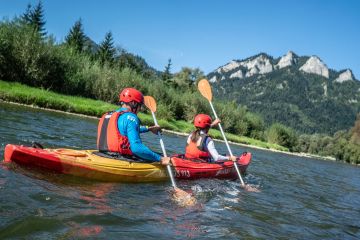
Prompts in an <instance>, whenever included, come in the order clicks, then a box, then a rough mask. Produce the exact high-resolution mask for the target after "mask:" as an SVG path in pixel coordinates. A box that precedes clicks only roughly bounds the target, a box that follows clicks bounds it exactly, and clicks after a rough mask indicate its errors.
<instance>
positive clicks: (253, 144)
mask: <svg viewBox="0 0 360 240" xmlns="http://www.w3.org/2000/svg"><path fill="white" fill-rule="evenodd" d="M0 100H2V101H4V102H10V103H13V104H21V105H26V106H30V107H34V108H41V109H45V110H49V111H57V112H63V113H67V114H75V115H79V116H84V117H91V118H98V117H100V116H101V115H102V114H103V113H105V112H108V111H111V110H114V109H116V108H118V106H117V105H114V104H109V103H106V102H103V101H98V100H93V99H87V98H83V97H76V96H67V95H62V94H58V93H55V92H51V91H48V90H45V89H38V88H33V87H29V86H26V85H23V84H19V83H15V82H5V81H1V80H0ZM139 117H140V119H141V121H142V123H143V124H145V125H152V124H153V120H152V117H151V115H150V114H146V113H140V114H139ZM159 124H160V125H161V126H162V127H163V129H164V131H166V132H169V133H173V134H177V135H184V136H186V135H187V134H188V133H189V132H191V131H192V130H193V126H192V124H191V123H188V122H185V121H166V120H163V119H159ZM210 134H211V136H212V137H213V138H214V139H217V140H219V141H222V140H221V139H222V136H221V133H220V131H218V130H216V129H211V130H210ZM226 137H227V139H228V140H229V142H231V143H232V144H237V145H241V146H244V147H250V148H257V149H262V150H269V151H273V152H282V153H286V154H290V155H296V156H301V157H312V158H313V157H315V158H321V159H326V160H329V159H330V160H335V159H334V158H331V157H322V156H316V155H311V154H306V153H293V152H289V150H288V149H287V148H285V147H282V146H279V145H276V144H270V143H267V142H262V141H259V140H256V139H252V138H247V137H243V136H237V135H234V134H226Z"/></svg>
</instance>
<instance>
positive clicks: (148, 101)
mask: <svg viewBox="0 0 360 240" xmlns="http://www.w3.org/2000/svg"><path fill="white" fill-rule="evenodd" d="M144 104H145V106H146V107H147V108H148V109H150V111H152V112H156V101H155V99H154V98H153V97H151V96H145V97H144Z"/></svg>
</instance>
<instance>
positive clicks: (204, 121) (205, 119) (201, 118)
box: [194, 114, 212, 128]
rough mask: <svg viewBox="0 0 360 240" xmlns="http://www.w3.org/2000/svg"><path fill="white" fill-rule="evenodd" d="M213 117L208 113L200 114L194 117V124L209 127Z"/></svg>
mask: <svg viewBox="0 0 360 240" xmlns="http://www.w3.org/2000/svg"><path fill="white" fill-rule="evenodd" d="M211 122H212V120H211V117H210V116H209V115H206V114H198V115H196V116H195V119H194V126H195V127H199V128H207V127H210V125H211Z"/></svg>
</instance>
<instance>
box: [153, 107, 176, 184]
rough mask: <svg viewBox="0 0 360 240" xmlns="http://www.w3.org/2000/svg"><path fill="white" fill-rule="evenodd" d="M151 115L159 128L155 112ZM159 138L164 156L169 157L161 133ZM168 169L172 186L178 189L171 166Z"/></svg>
mask: <svg viewBox="0 0 360 240" xmlns="http://www.w3.org/2000/svg"><path fill="white" fill-rule="evenodd" d="M151 114H152V116H153V119H154V123H155V125H156V126H158V122H157V120H156V116H155V113H154V112H151ZM158 136H159V138H160V146H161V150H162V152H163V154H164V157H167V154H166V150H165V145H164V141H163V139H162V137H161V133H160V132H158ZM166 168H167V171H168V173H169V176H170V179H171V184H172V186H173V187H174V188H177V187H176V183H175V180H174V176H173V174H172V171H171V167H170V165H167V166H166Z"/></svg>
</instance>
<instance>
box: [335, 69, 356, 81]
mask: <svg viewBox="0 0 360 240" xmlns="http://www.w3.org/2000/svg"><path fill="white" fill-rule="evenodd" d="M354 79H355V77H354V75H353V73H352V72H351V70H350V69H346V71H344V72H342V73H340V74H339V76H338V77H337V78H336V79H335V80H334V81H335V82H339V83H342V82H346V81H352V80H354Z"/></svg>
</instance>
